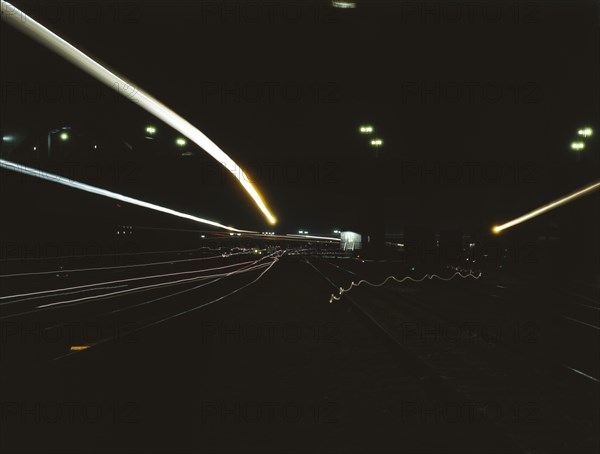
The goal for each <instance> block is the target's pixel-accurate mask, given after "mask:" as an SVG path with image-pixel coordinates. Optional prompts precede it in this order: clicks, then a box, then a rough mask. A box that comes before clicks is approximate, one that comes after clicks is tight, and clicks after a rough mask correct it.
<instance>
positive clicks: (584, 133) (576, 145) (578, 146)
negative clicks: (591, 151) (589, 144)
mask: <svg viewBox="0 0 600 454" xmlns="http://www.w3.org/2000/svg"><path fill="white" fill-rule="evenodd" d="M593 134H594V130H593V129H592V128H590V127H585V128H581V129H579V130H578V131H577V135H578V136H581V137H583V138H584V139H587V138H589V137H592V135H593ZM584 148H585V142H584V141H582V140H577V141H574V142H571V150H574V151H575V152H577V162H579V161H580V159H581V150H583V149H584Z"/></svg>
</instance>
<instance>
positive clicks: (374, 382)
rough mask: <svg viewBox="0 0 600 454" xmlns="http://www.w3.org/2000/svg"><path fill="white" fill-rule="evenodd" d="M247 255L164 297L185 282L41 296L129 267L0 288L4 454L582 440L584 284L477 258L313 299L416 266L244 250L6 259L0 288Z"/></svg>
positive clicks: (594, 353)
mask: <svg viewBox="0 0 600 454" xmlns="http://www.w3.org/2000/svg"><path fill="white" fill-rule="evenodd" d="M271 253H273V251H271ZM213 255H214V254H213ZM210 256H211V254H210V253H206V252H203V253H202V254H200V253H197V252H193V253H189V254H187V255H182V254H175V255H170V256H169V258H168V259H167V260H183V259H196V258H202V257H210ZM163 259H164V258H162V259H161V258H159V257H152V258H145V259H144V260H139V261H138V262H140V263H141V262H142V261H147V262H151V261H161V260H163ZM276 259H277V260H276ZM247 261H248V262H251V263H255V264H258V265H260V264H265V265H271V264H272V265H273V266H272V267H271V268H269V269H268V271H267V272H266V273H265V274H264V276H263V277H262V278H261V279H259V280H257V281H256V282H254V283H253V284H251V285H248V286H246V285H247V284H250V283H252V282H253V281H254V280H255V279H256V278H258V277H259V275H260V273H262V272H263V271H265V270H266V267H263V268H257V269H256V270H253V271H249V272H247V273H243V274H236V275H231V276H227V277H226V278H224V279H222V280H219V281H215V282H214V283H210V284H209V285H205V286H204V287H201V288H198V289H195V290H191V291H189V292H186V293H181V294H179V295H174V296H171V297H170V298H164V299H160V298H161V297H163V296H167V295H168V294H172V293H175V292H181V291H183V290H189V289H191V288H192V287H194V286H197V285H199V284H198V282H194V283H192V284H190V283H187V284H181V285H178V286H169V287H160V288H157V289H152V290H151V291H147V292H132V293H130V294H129V293H128V294H126V295H125V296H117V297H113V298H110V299H99V300H96V299H90V300H82V301H76V302H75V303H77V304H75V303H69V304H67V305H65V306H64V307H60V306H61V305H58V306H59V307H58V308H53V309H48V308H49V307H54V306H48V307H46V308H43V309H44V310H40V309H42V308H40V307H39V306H40V305H42V304H51V303H56V302H61V301H67V300H69V299H71V300H74V299H78V298H84V297H88V296H93V295H96V294H100V293H102V292H106V293H108V292H113V291H115V292H116V291H121V290H124V289H125V290H126V289H128V288H129V287H119V285H130V284H131V282H128V283H126V284H123V283H112V284H111V283H108V284H104V285H103V286H102V287H103V288H104V289H103V290H95V291H94V292H87V291H86V292H82V293H68V294H66V293H67V292H66V291H65V292H55V293H60V295H52V296H48V297H45V298H44V299H30V298H32V296H36V295H29V296H20V297H13V298H4V299H3V300H2V303H3V305H2V306H0V308H1V312H0V316H1V317H2V320H1V321H2V369H3V372H2V386H1V390H2V391H1V393H2V398H1V402H2V408H1V409H2V414H1V417H2V420H1V423H2V429H1V430H2V433H1V434H0V435H1V436H0V440H1V441H0V448H1V452H3V453H4V452H6V453H13V452H53V453H69V452H72V453H84V452H85V453H87V452H98V453H105V452H122V453H167V452H168V453H192V452H193V453H250V452H252V453H254V452H256V453H258V452H261V453H262V452H273V453H306V452H314V453H321V452H331V453H379V452H381V453H512V452H515V453H520V452H535V453H537V452H556V453H595V452H598V449H599V446H600V445H599V438H598V435H597V433H596V430H595V429H596V426H597V424H598V422H599V420H598V408H599V406H598V404H599V396H598V382H597V378H598V377H599V376H600V374H599V371H598V345H599V343H598V336H599V330H598V326H600V323H599V321H598V318H599V313H598V310H599V308H600V305H599V304H598V300H597V293H596V294H595V293H594V292H597V289H594V288H592V287H585V288H583V287H582V288H579V289H573V288H572V286H570V284H569V285H568V284H567V283H561V282H553V283H546V285H540V283H539V282H537V283H535V282H525V281H519V280H516V279H514V278H507V277H506V276H486V275H484V276H483V277H481V278H480V279H474V278H466V279H459V278H456V279H454V280H452V281H448V282H444V281H440V280H429V279H426V280H425V281H424V282H421V283H415V282H410V281H406V282H404V283H395V282H389V283H388V284H387V285H386V286H384V287H382V288H373V287H369V286H367V285H364V284H363V285H361V286H360V287H358V288H355V289H353V290H352V291H350V292H348V293H346V295H347V296H348V297H349V298H345V297H344V298H342V299H341V300H340V301H337V302H334V303H332V304H329V299H330V295H331V294H332V293H334V292H335V291H336V289H335V288H334V286H333V285H332V283H333V284H335V286H337V287H339V286H343V287H348V286H349V284H350V282H351V281H355V282H358V281H359V280H360V279H362V278H366V279H369V280H370V281H372V282H381V281H382V280H383V278H385V277H386V276H387V275H389V274H394V275H396V276H398V277H402V276H405V275H411V276H414V277H415V278H420V277H422V273H421V274H420V273H418V272H416V271H411V270H410V269H408V268H407V267H406V266H405V265H404V264H401V263H394V262H385V263H377V262H362V261H361V260H356V259H344V260H342V259H333V258H327V257H325V258H324V257H322V256H320V257H315V256H312V255H310V254H309V255H305V256H302V255H293V254H290V253H287V254H284V255H281V254H279V253H274V255H272V256H269V252H268V251H264V252H263V253H262V254H258V253H256V252H254V251H250V252H249V253H248V254H239V255H235V256H232V257H217V258H211V259H208V260H200V261H197V262H196V261H190V262H176V263H165V264H161V265H155V266H152V267H150V268H151V269H149V268H143V270H140V269H139V268H132V269H116V270H115V269H110V270H95V271H87V272H79V273H77V272H76V273H64V274H62V275H61V274H60V273H59V275H56V274H50V275H35V276H23V277H8V278H4V279H3V281H2V282H3V289H2V294H3V296H6V295H15V294H21V293H32V292H35V291H39V290H41V289H50V288H63V287H67V286H69V287H73V286H80V285H86V284H87V283H91V282H111V281H116V280H124V279H129V278H133V277H140V276H144V275H155V274H165V273H179V272H182V273H183V272H186V271H190V270H194V269H196V268H209V267H211V268H218V267H223V266H228V265H232V264H234V263H239V264H242V263H245V262H247ZM209 263H210V265H208V264H209ZM98 265H100V266H105V264H102V263H98ZM239 266H240V267H241V266H249V265H248V264H246V265H239ZM229 269H237V268H235V267H232V268H228V269H227V270H229ZM5 270H6V268H5V269H4V270H3V274H8V273H7V271H5ZM221 271H222V270H217V271H214V272H215V273H216V272H221ZM454 272H455V270H452V269H447V270H445V271H444V277H448V276H451V275H452V273H454ZM440 274H441V273H440ZM187 276H188V275H182V276H181V277H187ZM168 279H172V278H168ZM57 280H60V283H59V284H57ZM166 280H167V278H157V280H153V281H152V282H166ZM134 282H135V284H136V285H139V284H140V283H139V282H138V281H134ZM202 282H206V281H200V283H202ZM244 286H246V287H244ZM112 287H114V288H112ZM237 289H240V290H239V291H238V292H236V293H233V294H232V292H234V291H236V290H237ZM81 290H82V289H81V288H80V289H72V290H69V292H76V291H81ZM63 293H65V294H63ZM225 295H229V296H227V297H226V298H223V299H220V298H221V297H222V296H225ZM38 296H39V295H38ZM17 300H18V301H17ZM9 302H13V303H12V304H6V303H9ZM206 303H210V304H209V305H205V306H204V307H200V306H202V305H204V304H206ZM134 305H135V307H134ZM128 307H129V309H127V308H128ZM123 309H127V310H123ZM190 309H194V310H193V311H190ZM176 314H181V315H178V316H175V317H173V316H174V315H176ZM169 317H171V318H169ZM78 347H79V348H85V347H87V348H85V349H83V350H77V348H78Z"/></svg>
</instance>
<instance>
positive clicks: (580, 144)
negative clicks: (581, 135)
mask: <svg viewBox="0 0 600 454" xmlns="http://www.w3.org/2000/svg"><path fill="white" fill-rule="evenodd" d="M584 148H585V144H584V143H583V142H571V149H572V150H576V151H579V150H583V149H584Z"/></svg>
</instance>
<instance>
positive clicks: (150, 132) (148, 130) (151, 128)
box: [146, 126, 156, 136]
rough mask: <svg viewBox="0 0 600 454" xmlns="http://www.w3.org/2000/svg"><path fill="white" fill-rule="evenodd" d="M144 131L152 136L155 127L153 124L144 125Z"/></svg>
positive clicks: (154, 132)
mask: <svg viewBox="0 0 600 454" xmlns="http://www.w3.org/2000/svg"><path fill="white" fill-rule="evenodd" d="M146 132H147V133H148V134H150V135H151V136H153V135H154V134H156V128H155V127H154V126H146Z"/></svg>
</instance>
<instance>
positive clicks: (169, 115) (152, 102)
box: [1, 0, 277, 224]
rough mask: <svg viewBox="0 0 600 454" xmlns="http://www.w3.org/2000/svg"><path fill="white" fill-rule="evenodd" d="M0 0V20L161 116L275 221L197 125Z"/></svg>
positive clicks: (231, 162) (247, 182) (235, 167)
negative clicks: (233, 180) (235, 179)
mask: <svg viewBox="0 0 600 454" xmlns="http://www.w3.org/2000/svg"><path fill="white" fill-rule="evenodd" d="M1 3H2V20H3V21H5V22H6V23H8V24H10V25H12V26H13V27H15V28H16V29H17V30H19V31H21V32H23V33H25V34H27V35H28V36H30V37H31V38H33V39H35V40H36V41H38V42H39V43H40V44H42V45H44V46H46V47H48V48H49V49H50V50H52V51H54V52H55V53H57V54H58V55H60V56H61V57H63V58H64V59H66V60H67V61H69V62H71V63H72V64H74V65H75V66H77V67H79V68H80V69H82V70H83V71H85V72H86V73H88V74H90V75H91V76H93V77H95V78H96V79H98V80H99V81H100V82H102V83H104V84H105V85H107V86H108V87H110V88H112V89H113V90H115V91H117V92H119V93H120V94H122V95H123V96H125V97H126V98H128V99H129V100H130V101H132V102H135V103H136V104H138V105H139V106H140V107H142V108H143V109H145V110H146V111H148V112H150V113H151V114H153V115H154V116H156V117H157V118H159V119H161V120H162V121H164V122H165V123H166V124H168V125H169V126H171V127H172V128H174V129H176V130H177V131H179V132H180V133H181V134H183V135H184V136H185V137H187V138H189V139H190V140H191V141H192V142H194V143H195V144H196V145H198V146H199V147H200V148H202V149H203V150H204V151H206V152H207V153H208V154H209V155H211V156H212V157H213V158H214V159H216V160H217V161H218V162H219V163H220V164H221V165H223V166H224V167H225V168H227V170H229V171H230V172H231V173H232V174H233V175H234V176H235V178H237V180H238V181H239V182H240V184H241V185H242V187H243V188H244V189H245V190H246V192H247V193H248V194H249V195H250V197H252V199H253V200H254V203H256V205H257V206H258V208H259V209H260V211H262V213H263V214H264V216H265V217H266V218H267V220H268V221H269V222H270V223H271V224H275V223H276V222H277V221H276V219H275V217H274V216H273V215H272V214H271V212H270V211H269V209H268V208H267V205H266V204H265V202H264V201H263V199H262V197H261V195H260V194H259V193H258V191H257V190H256V188H255V187H254V186H253V185H252V183H251V182H250V179H249V178H248V176H247V175H246V173H245V172H244V171H243V170H242V169H241V167H239V166H238V165H237V164H236V162H235V161H234V160H233V159H231V158H230V157H229V156H228V155H227V154H226V153H225V152H224V151H223V150H221V149H220V148H219V147H218V146H217V145H216V144H215V143H214V142H213V141H212V140H210V139H209V138H208V137H207V136H206V135H204V133H202V132H201V131H200V130H199V129H198V128H196V127H195V126H193V125H192V124H190V123H189V122H188V121H186V120H185V119H183V118H182V117H180V116H179V115H178V114H176V113H175V112H173V111H172V110H171V109H169V108H168V107H167V106H165V105H164V104H162V103H160V102H159V101H158V100H156V99H155V98H154V97H152V96H151V95H150V94H149V93H146V92H145V91H144V90H142V89H141V88H139V87H137V86H136V85H134V84H132V83H131V82H129V81H127V80H126V79H125V78H123V77H121V76H118V75H117V74H115V73H114V72H112V71H110V70H108V69H107V68H105V67H104V66H102V65H101V64H99V63H98V62H96V61H95V60H93V59H92V58H90V57H89V56H87V55H86V54H84V53H83V52H81V51H80V50H79V49H77V48H76V47H75V46H73V45H72V44H70V43H68V42H67V41H65V40H64V39H62V38H61V37H60V36H58V35H57V34H55V33H53V32H52V31H50V30H49V29H48V28H46V27H44V26H43V25H42V24H40V23H39V22H37V21H35V20H34V19H32V18H31V17H29V16H28V15H27V14H25V13H24V12H23V11H21V10H19V9H18V8H16V7H15V6H13V5H12V4H10V3H8V2H5V1H4V0H2V2H1Z"/></svg>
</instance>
